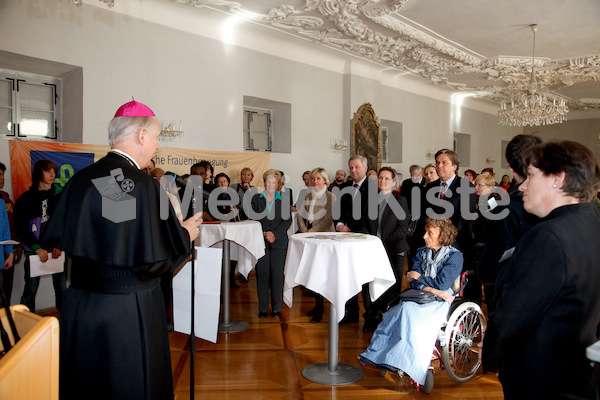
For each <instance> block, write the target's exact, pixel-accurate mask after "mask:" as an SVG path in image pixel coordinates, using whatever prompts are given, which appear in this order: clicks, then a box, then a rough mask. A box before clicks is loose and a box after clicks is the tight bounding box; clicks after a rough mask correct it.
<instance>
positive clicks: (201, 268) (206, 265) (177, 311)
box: [173, 247, 223, 343]
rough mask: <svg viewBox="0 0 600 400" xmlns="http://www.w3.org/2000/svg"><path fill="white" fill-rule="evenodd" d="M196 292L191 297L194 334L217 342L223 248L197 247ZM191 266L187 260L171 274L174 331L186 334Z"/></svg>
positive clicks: (189, 310) (188, 329)
mask: <svg viewBox="0 0 600 400" xmlns="http://www.w3.org/2000/svg"><path fill="white" fill-rule="evenodd" d="M196 252H197V253H196V254H197V259H196V261H195V267H196V275H195V277H196V279H195V288H196V296H195V298H194V307H195V312H194V318H195V321H194V334H195V336H196V337H198V338H202V339H204V340H208V341H210V342H213V343H216V342H217V333H218V330H219V311H220V309H221V270H222V262H223V261H222V257H223V249H215V248H206V247H196ZM191 269H192V262H191V261H190V262H188V263H187V264H186V265H185V266H184V267H183V268H182V269H181V271H179V272H178V273H177V275H175V277H174V278H173V322H174V327H175V331H176V332H180V333H185V334H189V333H190V331H191V329H190V327H191V326H192V325H191V308H192V305H191V295H190V290H191V279H192V277H191Z"/></svg>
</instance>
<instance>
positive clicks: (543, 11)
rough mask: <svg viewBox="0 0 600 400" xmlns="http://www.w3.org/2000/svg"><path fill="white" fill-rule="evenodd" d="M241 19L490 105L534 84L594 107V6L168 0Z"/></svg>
mask: <svg viewBox="0 0 600 400" xmlns="http://www.w3.org/2000/svg"><path fill="white" fill-rule="evenodd" d="M173 1H174V2H176V3H185V4H189V5H191V6H195V7H200V8H202V7H208V8H211V9H213V10H218V11H222V12H226V13H229V14H235V15H238V16H242V17H243V18H246V19H250V20H252V21H254V22H256V23H259V24H262V25H265V26H268V27H270V28H275V29H276V30H279V31H284V32H287V33H289V34H290V35H291V37H290V38H289V39H290V41H293V40H297V39H295V38H294V37H296V38H301V39H308V40H310V41H311V42H313V43H314V45H315V46H325V47H328V48H333V49H336V50H340V51H341V52H343V53H345V54H349V55H351V56H352V57H360V58H363V59H368V60H370V61H372V62H375V63H377V64H380V65H384V66H388V67H392V68H396V69H399V70H401V71H409V72H411V73H413V74H415V75H418V76H421V77H423V78H426V79H428V80H430V81H431V82H433V83H434V84H436V85H440V86H444V87H447V88H450V89H452V90H456V91H461V92H463V91H464V92H473V93H475V96H477V97H480V98H485V99H489V100H492V101H497V102H499V101H501V100H509V99H510V98H511V96H513V95H514V94H515V92H517V91H521V90H525V89H527V88H528V87H529V81H530V74H531V64H532V46H533V34H532V32H531V29H530V25H531V24H534V23H535V24H538V25H539V30H538V33H537V37H536V52H535V61H536V77H537V82H538V86H539V87H540V88H541V89H542V90H545V91H547V92H548V93H550V97H552V94H558V95H560V96H562V97H564V98H565V99H566V100H567V101H568V105H569V107H570V108H571V109H576V110H586V109H600V1H598V0H569V1H564V0H526V1H523V0H506V1H502V2H500V1H494V0H461V1H456V0H454V1H452V0H245V1H240V2H233V1H227V0H173Z"/></svg>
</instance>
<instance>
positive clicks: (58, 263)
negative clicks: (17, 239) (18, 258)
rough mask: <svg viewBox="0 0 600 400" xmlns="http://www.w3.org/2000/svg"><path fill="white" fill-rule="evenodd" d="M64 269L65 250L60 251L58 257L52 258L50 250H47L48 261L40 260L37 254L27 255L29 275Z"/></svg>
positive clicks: (39, 274)
mask: <svg viewBox="0 0 600 400" xmlns="http://www.w3.org/2000/svg"><path fill="white" fill-rule="evenodd" d="M64 270H65V252H64V251H61V252H60V256H59V257H58V258H52V252H51V251H49V252H48V261H46V262H42V260H40V256H38V255H37V254H35V255H33V256H29V271H30V272H29V276H31V277H32V278H33V277H36V276H42V275H48V274H56V273H57V272H63V271H64Z"/></svg>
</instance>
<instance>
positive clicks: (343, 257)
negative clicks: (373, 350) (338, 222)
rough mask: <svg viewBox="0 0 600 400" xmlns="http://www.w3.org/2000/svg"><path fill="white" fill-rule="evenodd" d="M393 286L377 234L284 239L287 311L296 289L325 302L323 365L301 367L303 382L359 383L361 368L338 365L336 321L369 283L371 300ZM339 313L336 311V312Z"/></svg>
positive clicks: (388, 265)
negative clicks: (326, 329)
mask: <svg viewBox="0 0 600 400" xmlns="http://www.w3.org/2000/svg"><path fill="white" fill-rule="evenodd" d="M395 282H396V278H395V277H394V272H393V271H392V267H391V265H390V261H389V259H388V256H387V253H386V251H385V248H384V247H383V243H382V242H381V240H380V239H379V238H378V237H377V236H373V235H365V234H357V233H340V232H323V233H315V232H310V233H298V234H295V235H292V236H291V237H290V242H289V245H288V252H287V258H286V261H285V282H284V285H283V299H284V301H285V304H286V305H287V306H288V307H292V303H293V290H294V287H296V286H298V285H303V286H305V287H306V288H307V289H310V290H312V291H314V292H317V293H319V294H320V295H322V296H323V297H325V298H326V299H327V300H328V301H329V303H330V307H329V310H330V317H329V361H328V362H327V363H316V364H311V365H309V366H307V367H306V368H304V370H303V371H302V374H303V375H304V377H305V378H307V379H309V380H311V381H313V382H316V383H322V384H326V385H344V384H350V383H354V382H357V381H359V380H360V379H362V376H363V373H362V370H361V369H360V368H358V367H355V366H353V365H348V364H338V361H337V347H338V323H339V321H341V320H342V318H343V317H344V310H345V305H346V302H347V301H348V300H349V299H351V298H352V297H353V296H354V295H356V294H358V293H359V292H360V291H361V290H362V285H363V284H365V283H369V289H370V290H369V292H370V294H371V300H373V301H375V300H376V299H377V298H378V297H379V296H381V295H382V294H383V293H384V292H385V291H386V290H387V289H389V288H390V287H391V286H392V285H393V284H394V283H395ZM336 310H339V312H336Z"/></svg>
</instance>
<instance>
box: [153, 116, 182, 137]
mask: <svg viewBox="0 0 600 400" xmlns="http://www.w3.org/2000/svg"><path fill="white" fill-rule="evenodd" d="M181 135H183V128H182V125H181V121H179V125H178V126H177V127H176V126H175V122H174V121H173V120H171V123H169V124H168V125H167V123H166V122H165V120H163V122H162V125H161V128H160V134H159V135H158V137H159V139H171V140H172V139H174V138H176V137H179V136H181Z"/></svg>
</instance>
